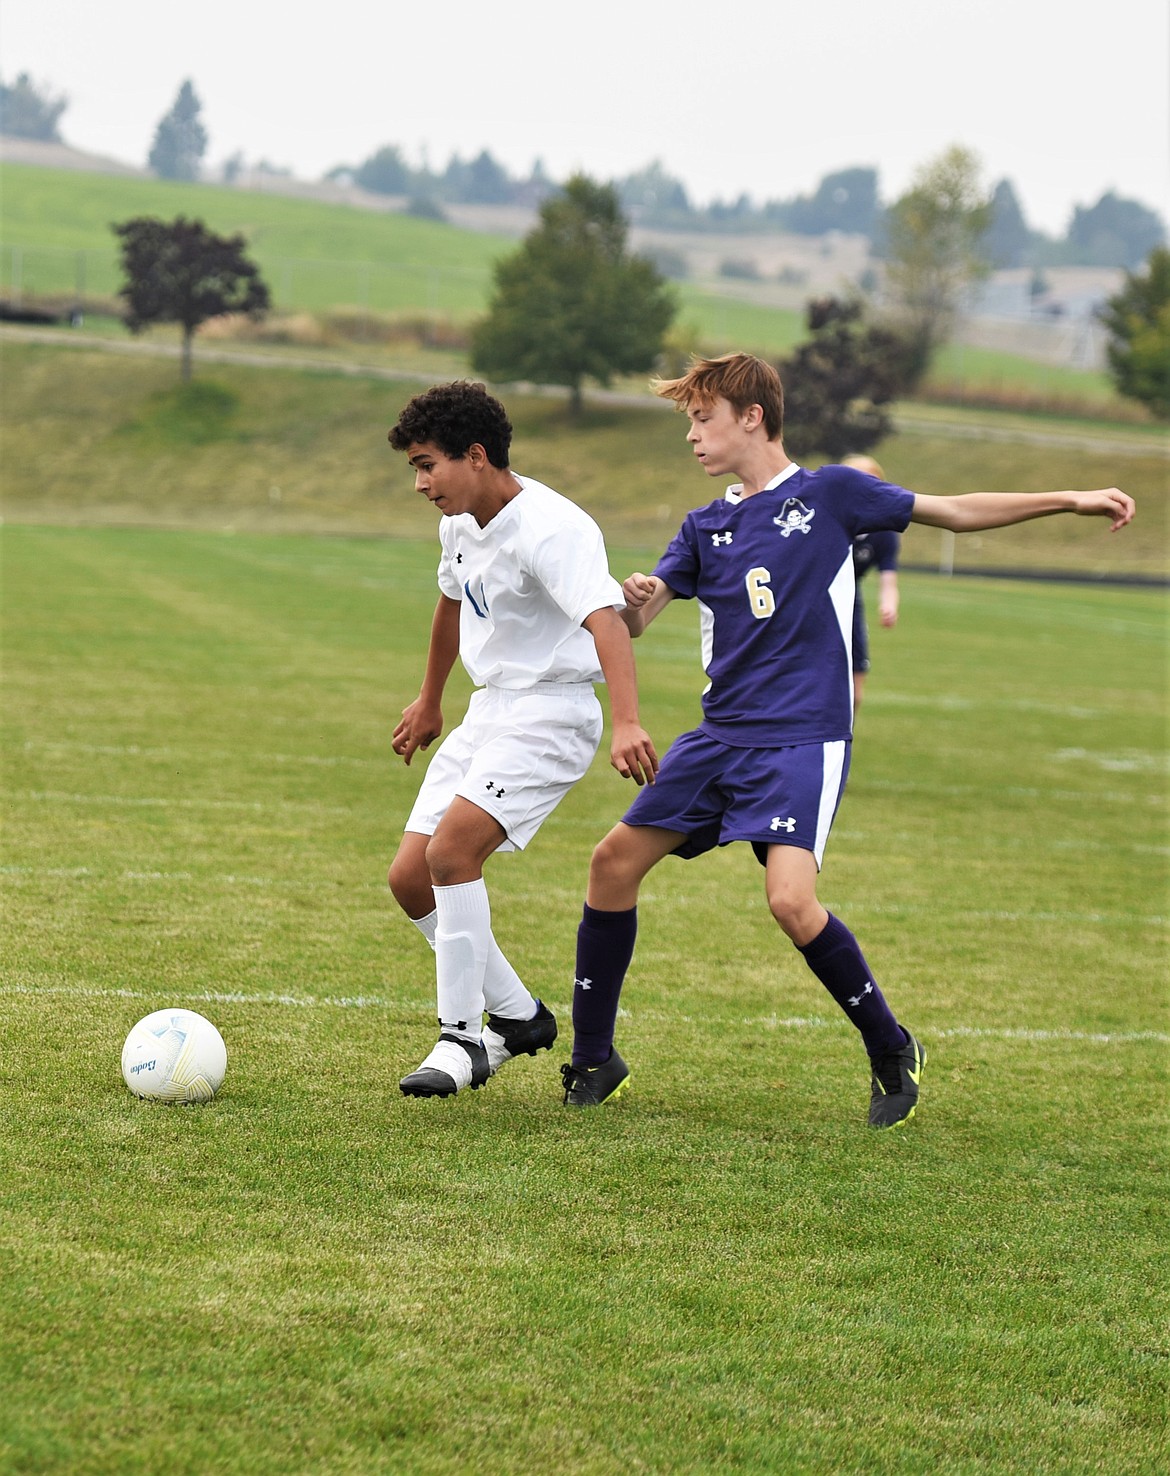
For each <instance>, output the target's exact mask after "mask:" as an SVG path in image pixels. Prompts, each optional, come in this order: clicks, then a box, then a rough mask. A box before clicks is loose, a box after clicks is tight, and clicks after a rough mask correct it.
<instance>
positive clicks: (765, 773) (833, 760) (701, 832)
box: [622, 728, 850, 867]
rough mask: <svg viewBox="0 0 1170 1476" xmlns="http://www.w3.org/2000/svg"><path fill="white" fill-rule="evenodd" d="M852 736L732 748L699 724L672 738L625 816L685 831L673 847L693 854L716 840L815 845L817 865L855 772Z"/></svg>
mask: <svg viewBox="0 0 1170 1476" xmlns="http://www.w3.org/2000/svg"><path fill="white" fill-rule="evenodd" d="M849 756H850V744H848V743H845V742H837V743H802V744H797V745H795V746H794V747H791V748H733V747H732V746H731V745H730V744H728V743H721V742H720V741H719V740H718V739H717V738H709V737H708V736H707V735H706V733H704V732H702V731H701V730H700V729H698V728H696V729H695V730H694V732H691V733H684V734H683V735H682V737H681V738H676V739H675V741H674V742H673V743H672V744H671V746H670V750H669V752H668V753H667V754H666V757H665V758H664V759H663V761H662V767H661V768H660V769H659V771H658V778H657V780H656V781H655V782H654V783H653V784H651V785H648V786H647V787H646V788H645V789H641V790H639V791H638V797H637V799H636V800H635V801H634V803H633V804H632V805H631V806H630V808H629V809H628V810H627V811H626V813H625V815H624V816H623V817H622V818H623V819H624V821H625V823H626V824H627V825H653V826H654V827H655V828H656V829H659V830H677V831H679V832H680V833H681V834H682V835H685V836H686V840H684V841H683V843H682V845H680V846H679V847H678V849H677V850H676V851H674V853H673V854H674V855H676V856H681V857H683V859H684V860H690V859H691V857H693V856H701V855H702V854H703V852H704V851H710V850H711V849H712V848H713V847H715V846H726V845H729V844H730V843H731V842H732V841H750V842H751V844H752V848H753V849H754V851H755V853H756V855H757V856H758V857H759V859H760V860H761V861H764V860H765V859H766V857H767V848H768V847H769V846H776V845H780V846H796V847H798V848H799V849H800V850H803V851H811V852H812V853H813V855H814V856H815V857H816V861H817V865H818V867H819V866H820V864H821V858H822V857H823V856H824V853H825V843H826V841H827V840H828V839H829V831H830V829H831V828H832V824H833V817H834V816H835V815H836V813H837V806H838V805H839V804H840V803H841V796H842V794H844V792H845V780H846V778H847V777H848V774H849Z"/></svg>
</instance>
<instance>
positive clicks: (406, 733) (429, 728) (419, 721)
mask: <svg viewBox="0 0 1170 1476" xmlns="http://www.w3.org/2000/svg"><path fill="white" fill-rule="evenodd" d="M442 731H443V714H442V712H441V711H440V710H439V708H438V707H436V706H435V705H434V704H433V703H429V702H424V701H423V700H422V698H421V697H417V698H415V700H414V701H413V702H412V703H411V704H410V706H409V707H406V708H403V710H402V720H401V721H400V722H399V724H398V726H397V727H396V728H395V729H394V738H393V743H392V747H393V749H394V752H395V753H396V754H397V755H398V756H399V758H401V759H402V761H403V762H404V763H405V764H406V765H407V767H409V766H410V761H411V759H412V758H413V757H414V754H415V751H416V750H417V749H420V748H422V749H427V748H429V747H430V746H431V744H432V743H433V742H434V741H435V739H436V738H437V737H438V736H439V734H440V733H441V732H442Z"/></svg>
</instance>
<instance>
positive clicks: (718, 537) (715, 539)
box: [711, 532, 731, 548]
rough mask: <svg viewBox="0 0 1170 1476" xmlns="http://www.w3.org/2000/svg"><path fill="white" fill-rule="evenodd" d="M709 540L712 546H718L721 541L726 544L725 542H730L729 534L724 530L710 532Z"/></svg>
mask: <svg viewBox="0 0 1170 1476" xmlns="http://www.w3.org/2000/svg"><path fill="white" fill-rule="evenodd" d="M711 542H712V544H713V545H714V547H716V548H718V547H719V545H720V544H721V543H724V544H726V543H730V542H731V534H730V533H727V532H724V533H712V534H711Z"/></svg>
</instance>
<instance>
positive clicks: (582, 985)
mask: <svg viewBox="0 0 1170 1476" xmlns="http://www.w3.org/2000/svg"><path fill="white" fill-rule="evenodd" d="M573 988H574V989H592V988H593V980H592V979H574V980H573Z"/></svg>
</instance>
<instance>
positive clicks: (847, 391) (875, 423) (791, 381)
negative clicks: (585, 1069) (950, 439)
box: [777, 297, 926, 461]
mask: <svg viewBox="0 0 1170 1476" xmlns="http://www.w3.org/2000/svg"><path fill="white" fill-rule="evenodd" d="M864 311H865V310H864V306H863V304H862V303H861V302H860V301H858V300H857V299H856V298H851V299H844V300H843V299H840V298H835V297H823V298H818V299H816V300H815V301H813V302H810V303H809V304H808V307H807V322H808V328H809V332H810V334H811V337H810V338H809V340H808V342H807V343H802V344H800V345H799V346H798V347H797V349H796V351H795V353H793V354H792V356H791V357H790V358H788V359H784V360H782V361H781V363H780V364H778V365H777V368H778V369H779V371H780V378H781V380H782V381H783V383H784V444H785V447H786V448H787V449H788V451H789V452H791V454H792V455H794V456H807V455H809V454H810V453H811V452H813V451H821V452H823V453H824V454H825V455H826V456H828V457H829V458H830V460H832V461H839V460H840V459H841V458H842V457H844V456H850V455H853V454H854V453H856V452H861V451H869V450H870V449H871V448H872V447H874V446H876V445H877V444H878V442H879V441H881V440H882V439H883V438H884V437H886V436H887V435H889V433H890V431H891V430H892V428H893V423H892V420H891V417H890V410H889V407H890V405H891V403H892V402H893V401H894V400H896V399H899V398H901V397H902V396H903V395H905V394H907V393H908V392H909V390H910V389H912V388H913V386H914V384H915V383H916V382H917V380H918V379H919V378H920V377H921V374H922V372H923V370H924V369H925V367H926V359H925V356H924V354H923V352H922V346H921V344H919V343H917V342H916V341H915V340H914V339H913V338H912V337H910V336H908V335H907V334H906V333H905V332H903V331H900V330H898V329H897V328H895V327H892V326H889V325H883V324H879V323H870V322H866V321H865V316H864Z"/></svg>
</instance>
